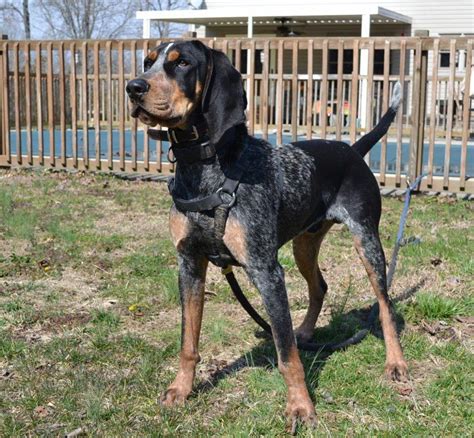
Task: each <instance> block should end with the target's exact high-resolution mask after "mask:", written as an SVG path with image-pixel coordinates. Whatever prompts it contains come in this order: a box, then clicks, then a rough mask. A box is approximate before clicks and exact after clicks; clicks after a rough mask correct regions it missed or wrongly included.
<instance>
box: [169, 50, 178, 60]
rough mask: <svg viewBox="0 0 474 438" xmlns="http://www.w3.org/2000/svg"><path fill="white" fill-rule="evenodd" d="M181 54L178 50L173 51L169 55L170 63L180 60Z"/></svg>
mask: <svg viewBox="0 0 474 438" xmlns="http://www.w3.org/2000/svg"><path fill="white" fill-rule="evenodd" d="M179 55H180V53H179V52H178V51H177V50H172V51H171V52H170V53H168V61H176V60H177V59H178V58H179Z"/></svg>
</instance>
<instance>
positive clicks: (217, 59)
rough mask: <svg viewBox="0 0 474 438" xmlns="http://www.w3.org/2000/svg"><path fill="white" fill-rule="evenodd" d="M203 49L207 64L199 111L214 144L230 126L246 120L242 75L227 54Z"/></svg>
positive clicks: (245, 101) (245, 100)
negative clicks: (200, 110) (200, 109)
mask: <svg viewBox="0 0 474 438" xmlns="http://www.w3.org/2000/svg"><path fill="white" fill-rule="evenodd" d="M206 52H207V54H206V57H207V66H208V68H207V76H206V81H205V83H204V89H203V94H202V113H203V115H204V117H205V119H206V122H207V125H208V128H209V134H210V140H211V142H212V143H214V144H217V143H219V140H220V139H221V138H222V136H223V135H224V133H225V132H226V131H227V130H228V129H229V128H232V127H233V126H237V125H240V124H242V123H245V121H246V119H245V108H246V107H247V98H246V96H245V91H244V87H243V84H242V76H241V75H240V73H239V72H238V71H237V70H236V69H235V68H234V67H233V66H232V64H231V63H230V61H229V59H228V58H227V56H226V55H225V54H224V53H222V52H219V51H217V50H212V49H209V48H207V49H206Z"/></svg>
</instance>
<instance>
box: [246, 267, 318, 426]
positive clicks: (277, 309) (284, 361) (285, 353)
mask: <svg viewBox="0 0 474 438" xmlns="http://www.w3.org/2000/svg"><path fill="white" fill-rule="evenodd" d="M247 274H248V275H249V277H250V279H251V280H252V281H253V283H254V284H255V286H256V287H257V289H258V290H259V291H260V293H261V295H262V299H263V303H264V306H265V309H266V311H267V313H268V316H269V318H270V323H271V326H272V333H273V340H274V342H275V346H276V350H277V354H278V369H279V370H280V372H281V373H282V375H283V378H284V379H285V382H286V385H287V387H288V402H287V406H286V415H287V417H288V419H289V420H290V421H291V422H292V423H294V422H295V421H296V420H301V421H303V422H304V423H306V424H308V425H309V426H314V425H315V424H316V414H315V411H314V405H313V402H312V401H311V398H310V396H309V393H308V389H307V388H306V383H305V378H304V369H303V365H302V363H301V360H300V357H299V354H298V350H297V348H296V341H295V335H294V333H293V325H292V323H291V315H290V309H289V305H288V297H287V293H286V288H285V277H284V272H283V268H282V267H281V266H280V264H279V263H278V262H277V261H276V260H275V262H274V263H272V264H271V265H270V266H265V267H262V266H255V267H254V268H247Z"/></svg>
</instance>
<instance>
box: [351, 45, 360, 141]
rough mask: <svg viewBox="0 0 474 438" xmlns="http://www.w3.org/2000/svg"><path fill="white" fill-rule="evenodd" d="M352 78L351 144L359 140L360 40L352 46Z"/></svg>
mask: <svg viewBox="0 0 474 438" xmlns="http://www.w3.org/2000/svg"><path fill="white" fill-rule="evenodd" d="M352 50H353V55H352V77H351V84H352V86H351V109H350V111H351V116H350V117H351V121H350V137H351V143H352V144H353V143H355V141H356V140H357V106H358V105H357V104H358V102H357V100H358V96H359V40H358V39H355V40H354V42H353V46H352Z"/></svg>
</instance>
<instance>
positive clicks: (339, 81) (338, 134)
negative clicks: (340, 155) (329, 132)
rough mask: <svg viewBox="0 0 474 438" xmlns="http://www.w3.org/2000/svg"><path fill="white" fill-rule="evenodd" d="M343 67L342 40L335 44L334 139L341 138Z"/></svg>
mask: <svg viewBox="0 0 474 438" xmlns="http://www.w3.org/2000/svg"><path fill="white" fill-rule="evenodd" d="M343 69H344V41H343V40H340V41H339V42H338V44H337V91H336V93H337V94H336V108H337V112H336V140H341V135H342V120H343V119H344V104H343V101H342V86H343V82H342V75H343Z"/></svg>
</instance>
